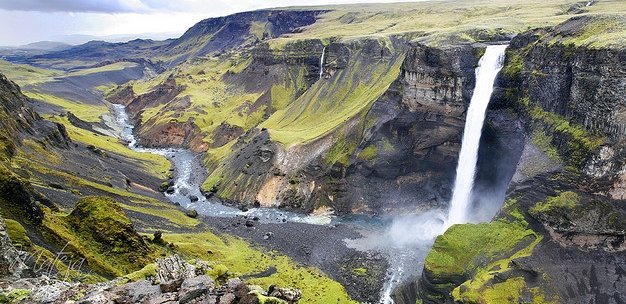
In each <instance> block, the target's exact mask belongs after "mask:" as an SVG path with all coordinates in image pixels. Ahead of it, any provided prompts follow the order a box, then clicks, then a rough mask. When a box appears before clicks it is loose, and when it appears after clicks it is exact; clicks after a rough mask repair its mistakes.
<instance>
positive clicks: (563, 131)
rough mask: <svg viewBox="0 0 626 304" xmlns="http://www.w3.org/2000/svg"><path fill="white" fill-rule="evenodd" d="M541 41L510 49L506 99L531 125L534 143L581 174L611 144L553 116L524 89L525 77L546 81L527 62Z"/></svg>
mask: <svg viewBox="0 0 626 304" xmlns="http://www.w3.org/2000/svg"><path fill="white" fill-rule="evenodd" d="M537 43H538V42H535V43H531V44H529V45H527V46H525V47H523V48H520V49H510V50H507V59H506V62H505V66H504V68H503V71H504V76H505V78H506V81H507V83H508V87H507V88H506V89H505V98H506V99H507V100H508V102H510V103H511V105H512V106H513V107H514V108H515V109H516V110H517V112H518V113H519V114H520V115H521V116H522V117H524V118H526V121H527V122H528V124H527V127H528V131H529V132H530V133H531V139H532V141H533V143H534V144H535V145H536V146H537V147H539V148H540V149H541V150H542V151H543V152H544V153H545V154H546V155H547V156H548V157H549V158H550V159H551V160H553V161H556V162H558V163H560V162H561V161H562V162H564V163H565V165H567V167H568V169H569V170H571V171H573V172H579V171H580V170H581V168H582V167H583V166H584V165H585V162H586V161H587V158H588V157H589V155H591V153H592V152H594V151H595V150H597V149H598V148H599V147H600V146H601V145H603V144H604V143H605V142H606V141H607V137H606V136H603V135H602V134H598V133H594V132H589V131H587V130H585V128H584V127H583V126H581V125H579V124H577V123H574V122H571V121H570V120H569V119H568V118H567V117H564V116H562V115H559V114H555V113H552V112H550V111H547V110H545V109H543V108H542V107H541V103H540V101H537V100H533V99H532V98H530V97H529V93H528V92H527V91H526V90H524V88H523V87H522V86H523V84H522V81H523V79H524V77H529V78H531V79H532V78H539V79H540V78H543V77H545V75H544V74H543V73H541V72H539V71H531V70H529V67H528V66H527V65H526V64H525V63H524V61H525V60H528V59H527V58H528V57H527V56H529V53H530V51H531V50H532V49H533V47H535V46H536V45H537Z"/></svg>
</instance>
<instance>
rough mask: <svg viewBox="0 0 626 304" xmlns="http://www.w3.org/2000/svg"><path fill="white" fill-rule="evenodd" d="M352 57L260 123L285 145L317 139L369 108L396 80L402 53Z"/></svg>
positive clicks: (356, 55)
mask: <svg viewBox="0 0 626 304" xmlns="http://www.w3.org/2000/svg"><path fill="white" fill-rule="evenodd" d="M357 52H359V51H358V50H357ZM353 58H354V59H353V60H350V61H349V63H348V66H347V67H346V68H344V69H340V70H338V71H337V73H336V74H335V75H334V76H333V77H331V78H330V79H322V80H320V81H318V82H316V83H315V84H314V85H313V86H312V87H311V88H309V90H307V91H306V92H305V93H304V94H302V95H301V96H300V97H299V98H298V99H297V100H295V101H294V102H292V103H291V104H290V105H289V106H288V107H286V108H285V109H283V110H279V111H276V112H275V113H274V114H272V116H270V118H269V119H267V120H266V121H265V122H263V123H262V124H261V125H260V126H261V127H265V128H267V129H268V130H269V131H270V134H271V137H272V139H273V140H275V141H277V142H280V143H282V144H283V145H285V146H286V147H289V146H291V145H294V144H303V143H308V142H311V141H312V140H315V139H318V138H320V137H321V136H323V135H326V134H328V133H329V132H331V131H332V130H334V129H335V128H337V127H338V126H341V125H342V124H344V123H345V122H346V121H348V120H349V119H351V118H353V117H355V116H357V115H359V114H360V113H362V112H364V111H366V110H367V109H369V107H370V106H371V105H372V104H373V102H374V101H376V100H377V99H378V98H379V97H380V96H381V95H382V94H383V93H385V91H386V90H387V89H388V88H389V86H390V85H391V83H392V82H393V81H394V80H396V79H397V77H398V75H399V73H400V66H401V64H402V61H403V59H404V57H403V56H396V57H393V58H391V59H389V58H384V59H382V58H381V59H374V58H368V57H367V56H360V54H358V53H357V54H353ZM365 67H367V69H366V68H365ZM363 71H371V72H368V73H363Z"/></svg>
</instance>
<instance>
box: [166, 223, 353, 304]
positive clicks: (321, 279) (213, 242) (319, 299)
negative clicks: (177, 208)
mask: <svg viewBox="0 0 626 304" xmlns="http://www.w3.org/2000/svg"><path fill="white" fill-rule="evenodd" d="M163 239H164V240H165V241H166V242H171V243H174V245H175V248H176V250H177V251H178V252H180V253H182V254H183V255H184V256H185V258H187V259H202V260H206V261H210V262H211V263H212V266H217V265H223V266H225V267H226V268H227V269H228V273H229V274H230V275H232V276H233V277H234V276H241V275H245V274H254V273H259V272H262V271H265V270H267V269H268V268H270V267H276V273H274V274H272V275H270V276H267V277H261V278H252V279H248V280H247V282H248V283H250V284H258V285H261V286H262V287H264V288H269V286H270V285H272V284H276V285H278V286H290V287H294V288H298V289H300V290H302V294H303V297H302V300H301V301H300V303H320V304H321V303H356V302H354V301H352V300H351V299H350V297H349V296H348V295H347V293H346V291H345V289H344V288H343V286H341V284H339V283H337V282H335V281H333V280H331V279H330V278H328V277H327V276H326V275H325V274H323V273H322V272H320V271H319V270H318V269H315V268H311V267H302V266H299V265H297V264H296V263H295V262H294V261H292V260H291V259H289V258H288V257H285V256H282V255H280V254H278V253H275V252H272V251H267V250H265V249H263V248H255V247H252V246H250V244H248V243H246V242H245V241H243V240H241V239H238V238H235V237H228V236H224V237H218V236H217V235H215V234H213V233H210V232H204V233H199V234H165V235H163Z"/></svg>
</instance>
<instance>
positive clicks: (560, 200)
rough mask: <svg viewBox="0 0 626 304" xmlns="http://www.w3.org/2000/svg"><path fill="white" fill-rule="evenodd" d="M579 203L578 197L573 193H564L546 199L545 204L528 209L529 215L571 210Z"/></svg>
mask: <svg viewBox="0 0 626 304" xmlns="http://www.w3.org/2000/svg"><path fill="white" fill-rule="evenodd" d="M579 203H580V196H579V195H578V194H576V193H575V192H571V191H566V192H563V193H561V194H559V195H558V196H552V197H548V199H547V200H546V201H545V202H540V203H537V204H536V205H535V206H534V207H532V208H531V209H530V212H531V214H539V213H547V212H551V211H554V210H555V209H562V208H568V209H572V208H574V207H575V206H576V205H578V204H579Z"/></svg>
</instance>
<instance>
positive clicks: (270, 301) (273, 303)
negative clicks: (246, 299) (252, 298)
mask: <svg viewBox="0 0 626 304" xmlns="http://www.w3.org/2000/svg"><path fill="white" fill-rule="evenodd" d="M254 294H255V295H256V297H257V299H259V304H287V302H286V301H285V300H281V299H279V298H275V297H268V296H264V295H262V294H260V293H254Z"/></svg>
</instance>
